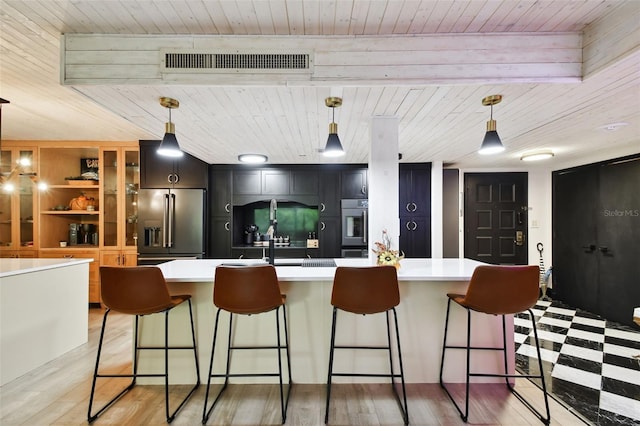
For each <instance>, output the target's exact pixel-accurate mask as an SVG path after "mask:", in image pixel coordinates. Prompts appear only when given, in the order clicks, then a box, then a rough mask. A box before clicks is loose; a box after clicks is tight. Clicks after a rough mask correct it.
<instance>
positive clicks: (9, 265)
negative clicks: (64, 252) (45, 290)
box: [0, 257, 93, 278]
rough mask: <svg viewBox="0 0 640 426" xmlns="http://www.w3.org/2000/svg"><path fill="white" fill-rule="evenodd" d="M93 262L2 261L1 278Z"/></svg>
mask: <svg viewBox="0 0 640 426" xmlns="http://www.w3.org/2000/svg"><path fill="white" fill-rule="evenodd" d="M89 262H93V259H89V258H87V259H80V258H77V259H75V258H74V259H64V258H59V259H37V258H22V257H21V258H8V259H0V278H5V277H11V276H13V275H20V274H28V273H30V272H37V271H46V270H47V269H52V268H63V267H65V266H71V265H79V264H82V263H89Z"/></svg>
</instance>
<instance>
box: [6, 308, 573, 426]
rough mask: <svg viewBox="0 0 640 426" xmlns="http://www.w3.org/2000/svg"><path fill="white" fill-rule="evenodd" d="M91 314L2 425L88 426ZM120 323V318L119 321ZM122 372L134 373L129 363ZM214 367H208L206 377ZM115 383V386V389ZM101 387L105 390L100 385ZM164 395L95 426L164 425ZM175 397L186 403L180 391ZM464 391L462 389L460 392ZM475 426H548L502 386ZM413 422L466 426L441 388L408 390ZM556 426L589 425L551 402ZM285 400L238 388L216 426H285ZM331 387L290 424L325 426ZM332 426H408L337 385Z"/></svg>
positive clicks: (126, 401) (366, 394)
mask: <svg viewBox="0 0 640 426" xmlns="http://www.w3.org/2000/svg"><path fill="white" fill-rule="evenodd" d="M90 311H91V312H90V314H89V342H88V343H87V344H85V345H83V346H81V347H79V348H77V349H74V350H73V351H71V352H69V353H67V354H65V355H63V356H61V357H60V358H58V359H56V360H54V361H52V362H50V363H48V364H46V365H44V366H42V367H40V368H38V369H36V370H35V371H33V372H31V373H29V374H27V375H25V376H22V377H20V378H18V379H16V380H14V381H13V382H11V383H8V384H6V385H5V386H2V387H0V425H2V426H10V425H11V426H13V425H29V426H33V425H36V426H37V425H82V424H85V425H86V418H87V405H88V399H89V392H90V387H91V375H92V372H93V367H94V363H95V350H96V345H97V340H98V334H99V328H100V323H101V319H102V311H101V310H100V309H91V310H90ZM113 316H114V317H116V316H117V315H113ZM111 321H112V322H110V325H111V326H112V327H113V326H114V325H115V324H117V325H115V328H111V329H110V330H111V332H110V333H109V335H108V341H107V342H106V346H105V349H104V350H103V354H104V360H105V362H110V365H114V363H115V364H116V365H117V364H118V360H119V359H123V360H124V359H126V357H127V355H128V353H129V350H130V347H131V319H130V317H128V316H117V320H113V318H112V319H111ZM120 367H121V368H122V370H123V371H126V369H127V367H129V363H127V362H122V363H121V365H120ZM207 367H208V366H201V368H204V369H206V368H207ZM102 381H103V382H105V384H104V385H103V386H99V387H98V390H97V393H98V397H101V396H103V397H104V398H103V399H106V397H107V396H108V395H110V392H113V391H114V390H116V389H118V387H119V386H120V385H121V384H120V382H118V383H113V382H115V380H111V381H107V380H105V379H102ZM107 382H109V383H107ZM99 383H100V382H99ZM205 388H206V385H202V386H201V387H200V388H199V389H198V390H197V391H196V393H195V394H194V395H193V397H192V398H191V399H190V400H189V402H188V403H187V405H186V406H185V407H184V408H183V410H182V411H181V412H180V413H179V414H178V416H177V417H176V419H175V420H174V422H173V423H172V424H175V425H198V424H200V422H201V418H202V409H203V406H202V405H203V403H204V392H205ZM163 389H164V388H163V387H162V386H138V387H136V388H134V389H133V390H132V391H130V392H129V393H128V394H127V395H125V396H124V397H123V398H122V399H121V400H120V401H118V402H117V403H116V404H115V405H114V406H112V407H111V408H110V409H109V410H107V411H106V412H105V413H104V414H103V415H102V416H101V417H100V418H99V419H98V420H97V421H96V422H95V423H94V424H95V425H106V424H110V425H114V424H115V425H163V424H166V422H165V418H164V390H163ZM518 389H519V390H520V391H521V392H522V393H524V394H526V395H527V396H529V397H531V398H533V399H534V401H535V402H540V404H538V405H541V403H542V397H541V392H540V391H539V390H538V389H537V388H536V387H535V386H533V385H532V384H530V383H529V382H528V381H527V380H524V379H522V380H519V381H518ZM182 390H183V389H180V388H178V389H175V390H172V398H173V397H175V398H176V399H178V398H179V397H180V391H182ZM460 390H461V391H462V390H463V389H462V387H460ZM471 395H472V397H471V403H470V415H469V417H470V419H469V424H484V425H510V426H511V425H541V424H542V423H541V422H540V421H539V420H538V419H537V418H536V417H535V416H534V415H533V414H531V413H530V412H529V411H528V410H527V409H526V408H525V407H524V406H523V405H522V403H521V402H519V401H518V400H517V399H516V398H515V397H514V396H513V395H511V394H510V393H509V392H508V391H507V390H506V388H505V387H504V386H501V385H476V386H472V394H471ZM407 396H408V403H409V420H410V424H412V425H458V424H460V425H462V424H464V423H463V422H462V420H461V419H460V417H459V416H458V414H457V411H456V410H455V408H454V407H453V405H452V404H451V402H450V401H449V400H448V398H447V396H446V395H445V393H444V391H442V389H440V387H439V385H438V384H411V385H407ZM550 403H551V417H552V424H553V425H579V424H582V422H581V421H580V420H579V419H578V418H577V417H575V416H574V415H572V414H571V413H570V412H569V411H567V410H565V409H564V408H562V406H560V405H559V404H558V403H556V402H555V401H554V400H553V399H550ZM279 404H280V400H279V392H278V387H277V386H276V385H231V386H230V387H229V389H228V390H227V392H226V394H225V396H224V397H223V399H222V400H221V401H220V403H219V404H218V406H217V407H216V409H215V410H214V412H213V413H212V415H211V418H210V419H209V422H208V423H207V424H209V425H268V424H273V425H276V424H280V422H281V417H280V408H279V407H280V405H279ZM324 404H325V387H324V385H302V384H300V385H296V384H294V387H293V390H292V393H291V400H290V403H289V410H288V416H287V423H286V424H288V425H322V424H323V420H324ZM329 424H331V425H402V424H403V423H402V417H401V415H400V411H399V409H398V405H397V403H396V401H395V399H394V398H393V396H392V393H391V390H390V386H389V385H388V384H369V385H334V388H333V390H332V403H331V413H330V416H329Z"/></svg>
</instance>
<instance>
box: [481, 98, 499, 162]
mask: <svg viewBox="0 0 640 426" xmlns="http://www.w3.org/2000/svg"><path fill="white" fill-rule="evenodd" d="M501 100H502V95H491V96H487V97H486V98H484V99H483V100H482V105H484V106H491V119H490V120H489V121H487V133H486V134H485V135H484V140H483V141H482V145H481V146H480V150H479V151H478V154H482V155H490V154H497V153H499V152H502V151H504V146H503V145H502V141H500V136H498V132H497V131H496V120H494V119H493V106H494V105H496V104H499V103H500V101H501Z"/></svg>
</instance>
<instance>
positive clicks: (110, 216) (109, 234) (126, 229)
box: [100, 147, 140, 266]
mask: <svg viewBox="0 0 640 426" xmlns="http://www.w3.org/2000/svg"><path fill="white" fill-rule="evenodd" d="M100 164H101V165H102V167H101V168H102V171H101V176H102V194H103V195H102V197H103V198H102V200H101V201H100V205H101V206H102V216H101V220H100V222H101V227H100V228H101V229H102V247H103V248H104V249H108V250H113V252H112V253H111V256H113V259H112V260H111V261H109V262H104V263H105V264H115V265H120V266H122V265H127V266H133V265H135V264H136V263H137V262H136V261H135V256H131V255H132V254H133V255H135V254H136V253H137V242H138V235H137V230H136V224H137V222H138V190H139V188H140V162H139V159H138V149H137V148H136V147H123V148H117V147H114V148H111V147H109V148H106V147H105V148H102V149H101V151H100ZM128 255H129V258H127V256H128ZM127 260H128V262H127ZM101 263H102V262H101Z"/></svg>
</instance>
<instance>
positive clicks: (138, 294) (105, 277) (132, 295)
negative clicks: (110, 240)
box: [100, 266, 175, 315]
mask: <svg viewBox="0 0 640 426" xmlns="http://www.w3.org/2000/svg"><path fill="white" fill-rule="evenodd" d="M100 292H101V297H102V303H104V305H105V306H106V307H108V308H109V309H111V310H114V311H117V312H122V313H125V314H131V315H148V314H153V313H156V312H162V311H164V310H166V309H169V308H172V307H173V306H175V303H174V302H173V301H172V300H171V296H170V294H169V288H168V287H167V282H166V281H165V279H164V276H163V275H162V271H161V270H160V268H157V267H153V266H133V267H116V266H101V267H100Z"/></svg>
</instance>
